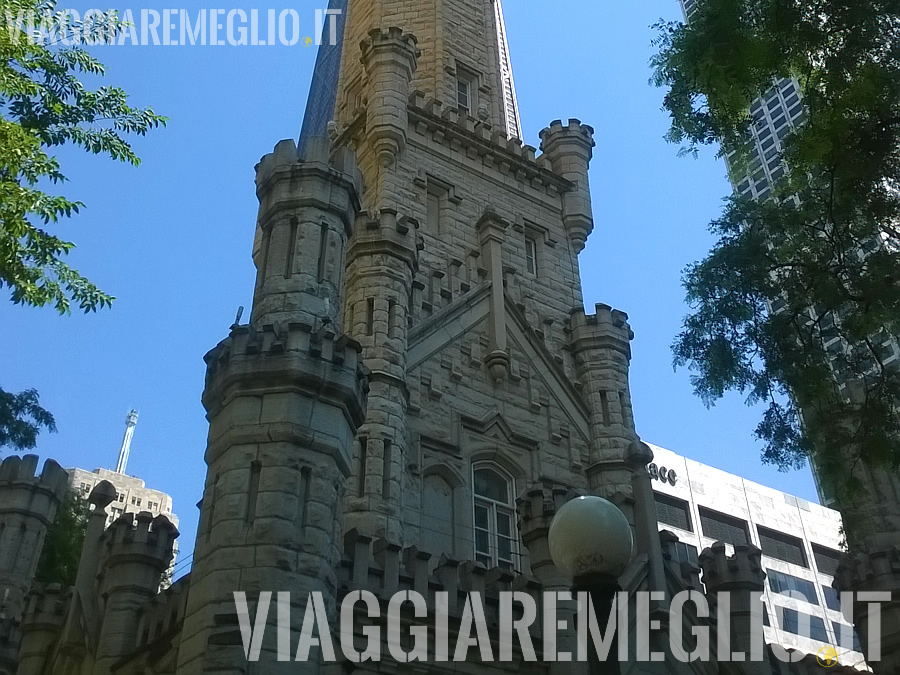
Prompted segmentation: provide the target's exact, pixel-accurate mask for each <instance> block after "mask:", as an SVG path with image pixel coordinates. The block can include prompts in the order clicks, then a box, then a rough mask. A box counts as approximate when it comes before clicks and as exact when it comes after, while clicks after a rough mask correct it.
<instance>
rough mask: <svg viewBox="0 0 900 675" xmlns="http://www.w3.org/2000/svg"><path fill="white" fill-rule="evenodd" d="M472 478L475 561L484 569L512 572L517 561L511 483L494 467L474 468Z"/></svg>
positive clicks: (482, 466) (513, 485) (513, 490)
mask: <svg viewBox="0 0 900 675" xmlns="http://www.w3.org/2000/svg"><path fill="white" fill-rule="evenodd" d="M472 476H473V493H474V500H473V501H474V513H473V517H474V531H475V560H476V561H477V562H479V563H481V564H483V565H484V566H485V567H487V568H488V569H491V568H493V567H500V568H503V569H506V570H510V571H514V570H515V569H516V568H517V565H516V559H517V557H518V542H517V540H516V531H517V530H516V518H515V505H514V500H513V495H514V494H515V484H514V481H513V479H512V477H510V476H509V475H507V474H506V473H505V472H504V471H502V470H501V469H499V467H496V466H494V465H484V464H482V465H476V466H475V467H474V469H473V472H472Z"/></svg>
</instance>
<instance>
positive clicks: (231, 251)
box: [0, 0, 816, 555]
mask: <svg viewBox="0 0 900 675" xmlns="http://www.w3.org/2000/svg"><path fill="white" fill-rule="evenodd" d="M229 1H231V0H229ZM254 2H258V0H254ZM324 5H325V2H324V1H321V0H320V2H308V1H306V0H300V1H298V2H296V3H295V4H294V5H293V7H294V8H295V9H297V11H298V12H299V15H300V17H301V20H302V21H305V22H306V25H304V26H303V27H302V28H301V29H302V30H303V29H305V30H307V31H308V32H309V33H310V34H312V33H313V27H314V21H315V15H314V12H315V9H316V8H317V7H320V6H324ZM88 6H89V5H84V7H85V8H86V7H88ZM221 6H222V7H225V8H226V9H231V8H233V7H234V8H238V7H239V8H242V9H245V10H249V9H251V8H254V7H256V8H259V9H260V10H263V9H268V8H276V9H279V10H280V9H281V8H282V7H287V6H288V5H283V4H278V3H275V4H270V5H260V4H245V5H240V4H224V5H221ZM126 7H130V8H131V9H132V10H135V13H137V10H138V9H140V8H141V7H148V8H156V9H161V8H162V7H163V5H159V6H155V5H154V4H153V3H148V4H143V5H137V4H134V5H122V6H121V7H120V9H124V8H126ZM551 7H552V9H551ZM505 11H506V21H507V29H508V31H509V40H510V48H511V52H512V58H513V66H514V70H515V77H516V86H517V89H518V95H519V105H520V108H521V115H522V123H523V128H524V132H525V137H526V138H525V140H526V142H528V143H530V144H532V145H535V146H537V145H538V144H539V141H538V132H539V131H540V129H541V128H543V127H544V126H546V125H547V124H548V123H549V122H550V121H551V120H553V119H557V118H566V117H578V118H579V119H581V120H582V121H584V122H586V123H588V124H591V125H592V126H593V127H594V128H595V130H596V140H597V147H596V150H595V154H594V161H593V165H592V169H591V188H592V191H593V199H594V217H595V221H596V227H595V230H594V233H593V235H592V237H591V239H590V240H589V242H588V246H587V249H586V250H585V251H584V253H583V254H582V256H581V267H582V278H583V281H584V295H585V302H586V304H587V305H588V307H591V306H593V304H594V303H596V302H605V303H608V304H610V305H612V306H614V307H616V308H619V309H623V310H625V311H627V312H628V313H629V315H630V317H631V323H632V326H633V328H634V331H635V333H636V338H635V342H634V360H633V362H632V369H631V385H632V392H633V398H634V408H635V416H636V422H637V427H638V432H639V433H640V434H641V436H642V437H643V438H644V439H645V440H647V441H649V442H652V443H655V444H657V445H661V446H664V447H667V448H669V449H671V450H673V451H675V452H678V453H680V454H683V455H686V456H688V457H690V458H692V459H696V460H698V461H701V462H704V463H707V464H711V465H713V466H716V467H719V468H721V469H724V470H726V471H730V472H732V473H736V474H740V475H742V476H744V477H746V478H749V479H751V480H754V481H757V482H759V483H763V484H765V485H769V486H771V487H774V488H777V489H780V490H784V491H787V492H790V493H792V494H795V495H798V496H801V497H805V498H806V499H809V500H812V501H815V500H816V497H815V490H814V487H813V482H812V478H811V476H810V473H809V470H808V469H804V470H802V471H798V472H793V473H788V474H784V473H779V472H778V471H777V470H776V469H775V468H774V467H767V466H763V465H762V464H761V462H760V459H759V454H760V446H759V443H758V442H756V441H755V440H754V439H753V437H752V431H753V428H754V427H755V425H756V421H757V419H758V415H759V411H758V410H754V409H748V408H746V407H745V406H744V405H743V401H742V399H741V397H739V396H729V397H728V398H727V399H726V400H724V401H722V402H721V403H720V404H719V405H718V406H716V407H715V408H713V409H712V410H707V409H706V408H704V406H703V405H702V403H701V402H700V401H699V400H698V399H696V398H695V397H694V396H693V394H692V392H691V387H690V382H689V373H688V372H686V371H683V370H681V371H678V372H674V371H673V369H672V357H671V352H670V349H669V345H670V344H671V342H672V340H673V338H674V336H675V335H676V333H677V332H678V330H679V327H680V323H681V319H682V317H683V315H684V314H685V312H686V307H685V305H684V302H683V297H684V292H683V289H682V288H681V285H680V277H681V271H682V269H683V268H684V266H685V265H686V264H688V263H690V262H692V261H694V260H697V259H699V258H700V257H702V256H703V254H704V253H705V251H706V250H707V249H708V248H709V245H710V243H711V238H710V236H709V234H708V233H707V227H706V225H707V223H708V222H709V221H710V219H712V218H713V217H715V216H716V215H717V214H718V213H719V212H720V210H721V200H722V197H723V196H724V195H725V194H727V193H728V191H729V186H728V184H727V181H726V179H725V167H724V165H723V163H722V162H721V161H720V160H717V159H716V158H715V153H714V152H712V151H710V152H707V153H705V154H703V155H701V156H700V157H699V159H696V160H695V159H692V158H679V157H677V154H676V153H677V148H675V147H672V146H670V145H667V144H666V143H665V141H664V140H663V135H664V134H665V132H666V130H667V127H668V122H667V117H666V115H665V114H664V113H663V112H662V111H661V110H660V105H661V101H662V97H663V92H662V91H661V90H657V89H654V88H653V87H652V86H651V85H649V84H648V78H649V77H650V70H649V66H648V60H649V58H650V56H651V55H652V53H653V49H652V46H651V44H650V42H651V40H652V39H653V36H654V33H653V31H652V30H651V28H650V25H651V24H652V23H654V22H655V21H656V20H658V19H660V18H666V19H676V18H680V11H679V9H678V5H677V2H676V0H643V1H642V2H620V3H612V2H604V3H598V2H581V3H578V4H577V5H576V4H575V3H567V4H554V5H549V4H548V3H543V2H536V1H535V0H531V1H529V2H523V1H522V0H519V1H516V0H507V2H506V5H505ZM314 50H315V48H314V47H303V46H301V45H299V44H298V45H296V46H294V47H281V46H279V47H271V46H267V47H249V46H247V47H231V46H224V47H210V46H207V47H177V46H170V47H163V46H158V47H154V46H149V47H130V46H123V47H105V48H97V49H96V50H95V52H96V53H97V55H98V56H99V57H100V58H101V59H102V60H103V61H104V62H105V63H106V64H107V65H108V66H109V73H108V77H107V78H106V79H107V81H108V83H110V84H116V85H120V86H122V87H124V88H125V89H126V90H127V91H128V92H129V93H130V94H131V100H132V103H133V104H135V105H152V106H153V107H154V109H155V110H156V111H157V112H159V113H161V114H164V115H166V116H168V117H169V118H171V122H170V125H169V127H168V128H167V129H164V130H159V131H155V132H153V133H151V134H150V135H149V136H148V137H146V138H140V139H137V140H136V141H135V147H136V149H137V151H138V153H139V155H140V156H141V157H142V159H143V164H142V166H141V167H140V168H137V169H135V168H132V167H129V166H125V165H121V164H118V163H115V162H112V161H111V160H108V159H104V158H96V157H88V156H85V155H83V154H82V153H79V152H75V151H72V150H67V149H64V150H63V151H62V152H60V153H59V157H60V160H61V162H62V166H63V170H64V172H65V173H67V175H68V176H69V177H70V179H71V180H70V182H69V183H68V184H67V185H66V186H65V188H64V192H65V194H67V196H69V197H74V198H77V199H80V200H82V201H84V202H85V203H86V204H87V209H86V210H85V211H84V212H83V213H82V214H80V215H78V216H77V217H75V218H73V219H71V220H70V221H67V222H65V223H63V225H62V226H61V227H60V228H59V232H60V234H61V235H62V236H64V237H69V238H71V239H72V240H74V241H75V242H76V243H77V244H78V248H77V249H76V250H75V251H74V252H73V253H72V255H71V256H70V262H71V263H72V264H73V265H74V266H75V267H76V268H77V269H79V270H80V271H82V272H83V273H85V274H86V275H88V276H89V277H90V278H91V279H92V280H94V281H95V282H96V283H98V284H99V285H100V286H101V287H102V288H104V290H106V291H108V292H110V293H112V294H113V295H115V296H116V297H117V300H116V302H115V304H114V305H113V308H112V309H111V310H104V311H102V312H100V313H99V314H95V315H88V316H83V315H72V316H69V317H59V316H58V315H56V314H55V313H54V312H53V311H52V310H50V309H41V310H38V309H31V308H20V307H14V306H12V305H11V304H10V303H8V302H0V354H2V355H3V356H2V361H0V363H2V364H3V365H2V371H0V373H2V375H0V386H3V387H4V388H5V389H6V390H8V391H18V390H21V389H25V388H28V387H35V388H37V389H38V390H39V391H40V393H41V400H42V403H43V404H44V405H45V407H47V408H49V409H50V410H51V411H52V412H53V413H54V415H55V416H56V419H57V423H58V426H59V433H57V434H51V435H47V434H45V435H43V436H42V437H41V438H40V440H39V443H38V448H37V450H36V452H38V453H39V454H40V455H41V456H42V457H48V456H50V457H54V458H56V459H57V460H58V461H59V462H60V463H61V464H63V465H64V466H79V467H82V468H86V469H93V468H95V467H97V466H103V467H107V468H113V467H114V466H115V460H116V454H117V451H118V447H119V444H120V441H121V437H122V433H123V431H124V420H125V414H126V412H127V411H128V410H129V409H130V408H132V407H135V408H137V409H138V410H139V411H140V421H139V422H138V426H137V430H136V432H135V436H134V444H133V446H132V455H131V460H130V463H129V473H132V474H134V475H137V476H140V477H141V478H143V479H144V480H145V481H146V482H147V484H148V486H150V487H153V488H156V489H161V490H165V491H167V492H169V493H170V494H171V495H172V496H173V498H174V503H175V510H176V513H177V514H178V515H179V517H180V518H181V532H182V535H181V551H182V554H183V555H187V553H188V552H190V551H191V550H192V549H193V542H194V534H195V529H196V524H197V515H198V510H197V508H196V506H195V505H196V504H197V502H198V501H199V500H200V498H201V496H202V489H203V481H204V479H205V464H204V462H203V451H204V448H205V440H206V431H207V424H206V421H205V418H204V410H203V407H202V406H201V404H200V393H201V391H202V388H203V377H204V363H203V355H204V354H205V353H206V352H207V351H208V350H210V349H211V348H212V347H214V346H215V345H216V343H217V342H218V341H219V340H221V339H222V338H223V337H225V335H226V334H227V330H228V326H229V325H230V324H231V323H232V321H233V320H234V316H235V312H236V311H237V308H238V306H239V305H243V306H245V307H247V309H248V314H246V315H245V316H248V315H249V307H250V302H251V294H252V289H253V281H254V268H253V265H252V261H251V259H250V250H251V244H252V241H253V232H254V225H255V218H256V209H257V202H256V197H255V193H254V185H253V176H254V172H253V167H254V165H255V163H256V162H257V161H258V160H259V158H260V157H261V156H262V155H263V154H265V153H267V152H269V151H270V150H271V149H272V147H273V146H274V145H275V143H276V142H277V141H278V140H280V139H282V138H296V137H297V135H298V134H299V129H300V124H301V121H302V115H303V110H304V107H305V104H306V93H307V89H308V87H309V81H310V77H311V73H312V67H313V64H314V61H315V51H314Z"/></svg>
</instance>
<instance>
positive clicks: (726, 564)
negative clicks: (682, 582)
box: [700, 542, 766, 593]
mask: <svg viewBox="0 0 900 675" xmlns="http://www.w3.org/2000/svg"><path fill="white" fill-rule="evenodd" d="M700 568H701V569H702V570H703V583H704V584H706V590H707V592H709V593H719V592H720V591H735V590H747V591H755V590H760V591H761V590H762V589H763V587H764V582H765V578H766V574H765V572H764V571H763V567H762V551H760V550H759V549H758V548H756V547H755V546H753V545H752V544H739V545H737V546H735V547H734V555H731V556H729V555H728V551H727V549H726V547H725V544H723V543H722V542H717V543H715V544H713V545H712V547H710V548H707V549H705V550H704V551H703V552H702V553H701V554H700Z"/></svg>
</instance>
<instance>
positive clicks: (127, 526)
mask: <svg viewBox="0 0 900 675" xmlns="http://www.w3.org/2000/svg"><path fill="white" fill-rule="evenodd" d="M178 534H179V533H178V528H177V527H175V525H173V524H172V522H171V521H170V520H169V519H168V518H167V517H166V516H164V515H158V516H156V517H154V516H153V514H152V513H150V512H149V511H141V512H140V513H137V514H134V513H124V514H122V515H121V516H119V518H117V519H116V520H114V521H113V522H112V524H110V526H109V527H108V528H107V529H106V531H105V532H104V533H103V536H102V537H101V540H100V542H101V546H103V547H104V549H105V565H104V566H105V567H107V568H108V567H111V566H114V565H115V564H116V562H117V561H120V560H127V561H128V562H132V561H134V560H136V559H137V557H140V558H141V559H142V560H143V561H144V563H145V564H155V565H158V566H159V567H160V571H163V570H165V569H166V568H167V567H168V566H169V563H170V562H171V560H172V553H173V549H174V546H175V540H176V539H177V538H178Z"/></svg>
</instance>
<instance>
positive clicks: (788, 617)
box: [778, 607, 829, 643]
mask: <svg viewBox="0 0 900 675" xmlns="http://www.w3.org/2000/svg"><path fill="white" fill-rule="evenodd" d="M778 613H779V614H780V615H781V616H780V621H779V623H780V624H781V630H783V631H785V632H786V633H793V634H794V635H801V617H803V619H802V624H803V628H804V629H805V628H806V619H807V618H808V619H809V635H804V636H802V637H808V638H809V639H810V640H815V641H816V642H825V643H827V642H829V639H828V633H827V632H826V630H825V620H824V619H823V618H822V617H821V616H815V615H813V614H806V613H805V612H799V611H797V610H796V609H791V608H790V607H778Z"/></svg>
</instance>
